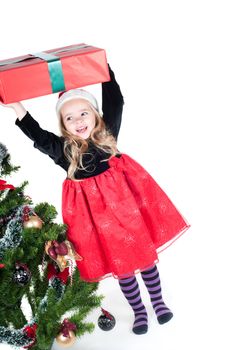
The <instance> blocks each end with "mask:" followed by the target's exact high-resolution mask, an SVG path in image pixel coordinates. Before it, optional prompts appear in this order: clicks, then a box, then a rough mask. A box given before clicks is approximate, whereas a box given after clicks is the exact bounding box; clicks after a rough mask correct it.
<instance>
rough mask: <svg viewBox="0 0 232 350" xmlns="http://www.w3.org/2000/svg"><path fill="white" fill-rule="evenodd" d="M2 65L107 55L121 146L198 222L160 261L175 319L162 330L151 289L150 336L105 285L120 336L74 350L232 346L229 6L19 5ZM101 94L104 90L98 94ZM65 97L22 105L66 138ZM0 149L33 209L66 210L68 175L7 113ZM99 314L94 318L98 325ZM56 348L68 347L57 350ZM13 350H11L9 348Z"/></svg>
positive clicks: (6, 19)
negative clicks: (76, 52) (73, 49)
mask: <svg viewBox="0 0 232 350" xmlns="http://www.w3.org/2000/svg"><path fill="white" fill-rule="evenodd" d="M0 14H1V19H0V30H1V31H0V33H1V45H0V59H7V58H11V57H15V56H18V55H23V54H26V53H31V52H37V51H42V50H47V49H52V48H56V47H60V46H66V45H71V44H77V43H82V42H84V43H87V44H91V45H94V46H98V47H102V48H105V49H106V52H107V57H108V61H109V63H110V64H111V66H112V68H113V70H114V71H115V74H116V77H117V80H118V81H119V83H120V86H121V89H122V92H123V95H124V98H125V109H124V114H123V123H122V129H121V132H120V137H119V143H118V146H119V149H120V150H121V151H123V152H125V153H128V154H129V155H131V156H132V157H133V158H134V159H136V160H137V161H139V162H140V163H141V164H142V165H143V166H144V167H145V168H146V169H147V170H148V171H149V172H150V173H151V174H152V175H153V176H154V178H155V179H156V180H157V182H158V183H159V184H160V185H161V187H162V188H163V189H164V190H165V191H166V193H167V194H168V195H169V197H170V198H171V199H172V201H173V202H174V203H175V204H176V206H177V207H178V208H179V209H180V211H181V212H182V213H183V215H184V216H185V217H186V218H187V219H188V221H189V222H190V224H191V225H192V227H191V229H190V230H189V231H188V232H187V233H186V234H185V235H183V236H182V238H180V239H179V240H178V241H177V242H176V243H175V244H173V245H172V246H171V247H170V248H168V249H167V250H166V251H165V252H163V253H161V255H160V263H159V265H158V267H159V270H160V275H161V279H162V286H163V294H164V298H165V300H166V302H167V304H168V305H169V306H170V307H171V308H172V310H173V312H174V314H175V316H174V318H173V319H172V321H170V322H169V323H168V324H166V325H163V326H160V325H158V323H157V321H156V319H155V317H154V314H153V313H152V309H151V307H150V303H149V298H148V295H147V292H146V290H145V288H144V286H143V284H142V281H141V280H139V283H140V285H141V289H142V294H143V297H144V301H145V303H146V305H147V307H148V311H149V331H148V333H147V334H146V335H142V336H136V335H134V334H132V332H131V325H132V322H133V316H132V313H131V312H130V308H129V306H128V305H127V302H126V301H125V300H124V298H123V296H122V295H121V292H120V290H119V287H118V284H117V281H116V280H114V279H107V280H105V281H103V282H101V284H100V287H99V293H103V294H104V295H105V300H104V302H103V307H104V308H106V309H107V310H108V311H110V312H111V313H113V314H114V316H115V317H116V321H117V325H116V327H115V328H114V330H112V331H110V332H103V331H101V330H100V329H99V328H98V327H97V326H96V330H95V331H94V333H92V334H91V335H88V334H86V335H85V336H83V337H82V338H81V339H78V340H77V342H76V344H75V346H73V347H72V348H70V349H77V350H79V349H81V350H87V349H88V350H98V349H99V350H106V349H107V350H108V349H111V350H118V349H120V350H126V349H128V347H130V348H133V349H135V350H139V349H141V348H143V349H146V350H150V349H156V350H185V349H188V350H195V349H199V348H200V349H211V348H213V349H218V348H221V349H224V350H230V349H231V348H232V340H231V322H230V318H231V312H232V307H231V306H232V302H231V295H232V290H231V281H230V279H231V259H230V256H231V246H230V241H231V240H230V236H231V210H232V209H231V194H232V193H231V192H232V189H231V179H232V171H231V149H232V141H231V128H230V125H231V117H232V113H231V112H232V107H231V106H232V104H231V96H232V51H231V33H232V21H231V18H232V10H231V1H223V0H220V1H214V0H211V1H206V0H200V1H199V0H195V1H186V0H182V1H181V0H177V1H172V0H163V1H148V0H143V1H126V0H123V1H122V0H117V1H110V0H98V1H95V0H92V1H89V0H85V1H74V0H67V1H65V2H64V1H50V2H49V1H42V0H40V1H37V2H35V1H23V0H21V1H9V2H2V3H1V7H0ZM92 89H93V90H94V91H95V93H96V95H97V96H100V92H99V89H100V87H99V86H97V87H92ZM56 100H57V95H51V96H46V97H40V98H37V99H32V100H28V101H25V102H24V105H25V107H26V108H27V109H28V110H29V111H30V112H31V114H32V115H33V116H34V117H35V118H36V119H37V120H38V121H39V123H40V124H41V126H42V127H44V128H47V129H48V130H51V131H53V132H58V127H57V120H56V115H55V110H54V106H55V103H56ZM0 118H1V119H0V142H2V143H4V144H6V146H7V147H8V149H9V152H10V154H11V156H12V161H13V163H14V164H16V165H20V166H21V170H20V171H19V173H18V174H17V175H14V176H13V177H12V178H11V179H9V182H10V183H13V184H14V185H18V184H20V183H21V182H22V181H23V180H28V181H29V182H30V184H29V186H28V187H27V191H26V192H27V194H28V195H29V196H31V197H32V199H33V201H34V203H38V202H42V201H47V202H49V203H51V204H54V205H55V206H56V208H57V210H58V211H59V215H58V218H57V220H58V221H60V220H61V215H60V204H61V184H62V181H63V179H64V177H65V173H64V172H63V170H62V169H59V167H57V166H56V165H55V164H53V163H52V161H51V160H50V159H49V158H48V157H46V156H44V155H42V154H40V153H39V151H37V150H35V149H34V148H33V146H32V143H31V141H30V140H28V139H27V138H26V137H25V136H24V135H23V134H22V133H21V131H20V130H19V129H18V128H17V127H16V126H14V120H15V116H14V113H13V111H11V110H8V109H4V108H2V107H0ZM99 314H100V310H96V311H94V312H93V313H92V314H91V315H89V319H90V320H91V321H93V322H94V323H96V322H97V318H98V316H99ZM53 348H54V349H58V347H57V345H56V344H54V347H53ZM7 349H10V347H9V346H7V345H2V344H1V350H7Z"/></svg>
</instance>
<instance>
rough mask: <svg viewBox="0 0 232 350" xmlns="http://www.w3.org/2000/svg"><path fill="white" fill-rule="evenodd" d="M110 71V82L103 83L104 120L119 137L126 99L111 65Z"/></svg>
mask: <svg viewBox="0 0 232 350" xmlns="http://www.w3.org/2000/svg"><path fill="white" fill-rule="evenodd" d="M109 71H110V78H111V80H110V81H109V82H106V83H102V111H103V120H104V122H105V124H106V126H107V128H108V129H109V130H110V131H111V133H112V134H113V136H114V137H115V138H116V139H117V137H118V134H119V130H120V126H121V121H122V111H123V104H124V100H123V96H122V93H121V90H120V86H119V85H118V83H117V81H116V79H115V76H114V72H113V71H112V70H111V68H110V66H109Z"/></svg>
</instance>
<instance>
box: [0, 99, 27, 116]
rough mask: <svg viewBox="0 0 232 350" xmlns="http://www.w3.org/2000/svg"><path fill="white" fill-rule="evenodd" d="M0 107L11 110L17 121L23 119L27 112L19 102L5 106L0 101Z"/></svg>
mask: <svg viewBox="0 0 232 350" xmlns="http://www.w3.org/2000/svg"><path fill="white" fill-rule="evenodd" d="M0 105H1V106H3V107H7V108H12V109H13V110H14V111H15V113H16V115H17V117H18V119H19V120H22V119H23V117H25V115H26V114H27V111H26V109H25V108H24V106H23V105H22V103H21V102H14V103H8V104H5V103H3V102H1V101H0Z"/></svg>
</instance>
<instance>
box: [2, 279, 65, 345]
mask: <svg viewBox="0 0 232 350" xmlns="http://www.w3.org/2000/svg"><path fill="white" fill-rule="evenodd" d="M51 289H54V290H55V291H56V295H57V301H58V300H60V299H61V298H62V296H63V293H64V290H65V285H64V284H63V283H62V282H61V281H60V279H59V278H57V277H53V278H51V279H50V280H49V284H48V290H47V292H46V294H45V296H44V297H43V299H42V300H41V301H40V304H39V306H38V311H45V310H46V308H47V300H48V293H49V291H50V290H51ZM36 323H37V316H36V315H35V316H34V317H33V318H32V320H31V321H30V322H29V323H28V324H26V325H24V326H23V328H21V329H17V330H15V329H13V328H10V327H2V326H0V344H1V343H6V344H9V345H13V346H15V347H22V346H23V347H30V345H31V346H32V344H34V342H35V339H32V338H31V337H29V336H28V335H27V333H26V332H25V329H26V328H27V327H32V326H33V325H34V324H36ZM28 345H29V346H28Z"/></svg>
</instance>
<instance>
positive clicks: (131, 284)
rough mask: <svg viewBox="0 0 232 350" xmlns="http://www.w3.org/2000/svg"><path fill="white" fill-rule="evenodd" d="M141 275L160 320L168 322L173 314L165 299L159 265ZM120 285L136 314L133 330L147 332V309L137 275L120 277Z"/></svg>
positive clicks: (138, 332)
mask: <svg viewBox="0 0 232 350" xmlns="http://www.w3.org/2000/svg"><path fill="white" fill-rule="evenodd" d="M141 276H142V279H143V281H144V283H145V286H146V287H147V290H148V293H149V295H150V299H151V303H152V306H153V309H154V310H155V313H156V317H157V320H158V322H159V323H160V324H163V323H166V322H168V321H169V320H170V319H171V318H172V316H173V314H172V312H171V311H170V309H169V308H168V307H167V306H166V305H165V303H164V301H163V298H162V292H161V284H160V278H159V271H158V269H157V266H156V265H155V266H153V267H152V268H149V269H147V270H146V271H143V272H141ZM119 285H120V288H121V290H122V292H123V294H124V296H125V298H126V299H127V301H128V302H129V304H130V306H131V307H132V309H133V311H134V314H135V321H134V324H133V329H132V330H133V332H134V333H136V334H144V333H146V332H147V329H148V321H147V311H146V309H145V306H144V304H143V302H142V299H141V295H140V290H139V285H138V282H137V279H136V277H135V276H132V277H129V278H125V279H120V280H119Z"/></svg>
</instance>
